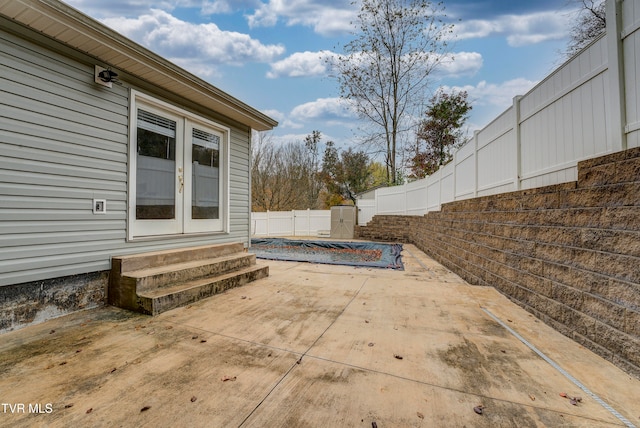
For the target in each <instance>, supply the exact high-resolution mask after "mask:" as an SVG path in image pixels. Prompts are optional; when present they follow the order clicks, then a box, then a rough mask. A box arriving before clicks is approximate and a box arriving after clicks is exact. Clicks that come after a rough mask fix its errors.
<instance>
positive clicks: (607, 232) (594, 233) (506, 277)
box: [356, 148, 640, 378]
mask: <svg viewBox="0 0 640 428" xmlns="http://www.w3.org/2000/svg"><path fill="white" fill-rule="evenodd" d="M356 234H357V236H358V237H359V238H361V239H370V240H382V241H402V242H408V243H413V244H415V245H416V246H417V247H419V248H420V249H421V250H422V251H424V252H425V253H427V254H429V255H430V256H432V257H433V258H434V259H435V260H437V261H438V262H440V263H441V264H443V265H444V266H446V267H448V268H449V269H451V270H452V271H454V272H455V273H457V274H458V275H460V276H461V277H462V278H464V279H465V280H466V281H467V282H469V283H471V284H476V285H488V286H493V287H495V288H497V289H498V290H499V291H500V292H502V293H503V294H505V295H506V296H507V297H509V298H510V299H511V300H513V301H514V302H516V303H517V304H519V305H521V306H522V307H524V308H525V309H527V310H528V311H529V312H531V313H533V314H534V315H536V316H537V317H538V318H540V319H541V320H543V321H544V322H546V323H547V324H549V325H551V326H553V327H554V328H556V329H557V330H558V331H560V332H562V333H563V334H565V335H567V336H569V337H571V338H573V339H574V340H576V341H577V342H579V343H581V344H582V345H583V346H585V347H587V348H589V349H591V350H593V351H594V352H596V353H598V354H599V355H601V356H603V357H604V358H606V359H608V360H610V361H611V362H613V363H614V364H616V365H618V366H619V367H621V368H623V369H624V370H626V371H627V372H629V373H631V374H633V375H634V376H636V377H638V378H640V148H637V149H631V150H627V151H624V152H619V153H614V154H611V155H607V156H603V157H599V158H595V159H590V160H586V161H583V162H580V163H579V164H578V181H577V182H572V183H567V184H560V185H554V186H548V187H542V188H537V189H530V190H522V191H517V192H512V193H505V194H501V195H494V196H486V197H479V198H474V199H468V200H464V201H456V202H452V203H448V204H445V205H443V206H442V209H441V211H438V212H430V213H428V214H426V215H425V216H422V217H419V216H376V217H374V219H373V220H372V221H371V222H369V224H368V225H367V226H364V227H357V230H356Z"/></svg>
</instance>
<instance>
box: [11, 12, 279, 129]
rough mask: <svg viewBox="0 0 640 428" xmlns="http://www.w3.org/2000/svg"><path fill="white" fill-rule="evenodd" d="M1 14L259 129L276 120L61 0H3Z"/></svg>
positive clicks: (276, 123)
mask: <svg viewBox="0 0 640 428" xmlns="http://www.w3.org/2000/svg"><path fill="white" fill-rule="evenodd" d="M0 14H1V15H4V16H6V17H7V18H9V19H11V20H13V21H15V22H18V23H20V24H22V25H25V26H27V27H30V28H32V29H34V30H36V31H38V32H39V33H41V34H44V35H45V36H48V37H50V38H52V39H55V40H58V41H60V42H62V43H64V44H65V45H68V46H70V47H72V48H74V49H76V50H78V51H81V52H84V53H86V54H88V55H90V56H92V57H94V58H96V59H97V60H100V61H102V62H104V63H105V64H108V65H109V66H111V67H113V68H114V69H117V70H121V71H123V72H126V73H128V74H131V75H133V76H136V77H138V78H141V79H143V80H145V81H147V82H149V83H151V84H153V85H155V86H157V87H159V88H161V89H164V90H167V91H170V92H173V93H175V94H177V95H180V96H182V97H184V98H186V99H189V100H191V101H193V102H195V103H198V104H200V105H203V106H205V107H208V108H210V109H212V110H215V111H217V112H220V113H221V114H224V115H225V116H227V117H229V118H231V119H234V120H237V121H238V122H240V123H242V124H245V125H247V126H250V127H251V128H253V129H255V130H258V131H266V130H270V129H273V128H274V127H275V126H277V125H278V122H277V121H275V120H274V119H272V118H270V117H269V116H267V115H265V114H263V113H261V112H260V111H258V110H256V109H254V108H253V107H250V106H249V105H247V104H245V103H243V102H242V101H240V100H238V99H236V98H234V97H232V96H231V95H229V94H227V93H226V92H224V91H222V90H220V89H218V88H216V87H215V86H213V85H211V84H210V83H207V82H205V81H204V80H202V79H200V78H199V77H197V76H195V75H193V74H191V73H189V72H188V71H186V70H184V69H182V68H180V67H178V66H177V65H175V64H173V63H171V62H170V61H168V60H166V59H164V58H162V57H161V56H159V55H157V54H155V53H153V52H151V51H150V50H148V49H146V48H144V47H142V46H141V45H139V44H137V43H135V42H133V41H132V40H130V39H128V38H126V37H124V36H123V35H121V34H119V33H117V32H116V31H114V30H112V29H110V28H109V27H107V26H105V25H104V24H102V23H100V22H98V21H96V20H95V19H93V18H91V17H89V16H87V15H85V14H83V13H82V12H80V11H78V10H76V9H74V8H72V7H71V6H69V5H67V4H65V3H62V2H60V1H58V0H0Z"/></svg>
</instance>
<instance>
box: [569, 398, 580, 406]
mask: <svg viewBox="0 0 640 428" xmlns="http://www.w3.org/2000/svg"><path fill="white" fill-rule="evenodd" d="M569 403H571V404H573V405H574V406H577V405H578V400H576V399H575V398H572V399H571V400H569Z"/></svg>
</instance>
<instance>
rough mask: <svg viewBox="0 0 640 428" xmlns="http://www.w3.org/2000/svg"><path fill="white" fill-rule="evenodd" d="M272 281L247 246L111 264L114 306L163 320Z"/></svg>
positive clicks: (174, 252) (150, 255) (179, 252)
mask: <svg viewBox="0 0 640 428" xmlns="http://www.w3.org/2000/svg"><path fill="white" fill-rule="evenodd" d="M268 275H269V267H268V266H257V265H256V256H255V254H249V253H246V252H244V246H243V245H242V244H241V243H233V244H221V245H208V246H199V247H190V248H180V249H176V250H165V251H155V252H151V253H142V254H133V255H127V256H118V257H113V258H112V259H111V275H110V278H109V292H108V301H109V304H111V305H114V306H118V307H121V308H125V309H130V310H133V311H136V312H141V313H144V314H149V315H157V314H160V313H162V312H165V311H168V310H170V309H174V308H177V307H180V306H185V305H188V304H190V303H193V302H195V301H198V300H200V299H204V298H206V297H209V296H213V295H214V294H218V293H222V292H223V291H225V290H228V289H230V288H233V287H238V286H241V285H244V284H246V283H248V282H251V281H254V280H256V279H260V278H264V277H266V276H268Z"/></svg>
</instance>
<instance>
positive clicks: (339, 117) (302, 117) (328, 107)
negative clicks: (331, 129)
mask: <svg viewBox="0 0 640 428" xmlns="http://www.w3.org/2000/svg"><path fill="white" fill-rule="evenodd" d="M291 117H292V118H293V119H294V120H299V121H306V120H325V121H328V122H331V123H341V122H346V121H351V120H353V118H355V117H356V116H355V114H354V113H353V111H351V110H349V106H348V104H347V103H346V102H345V101H344V100H342V99H341V98H318V99H317V100H315V101H311V102H308V103H304V104H300V105H298V106H296V107H294V108H293V110H291Z"/></svg>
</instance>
